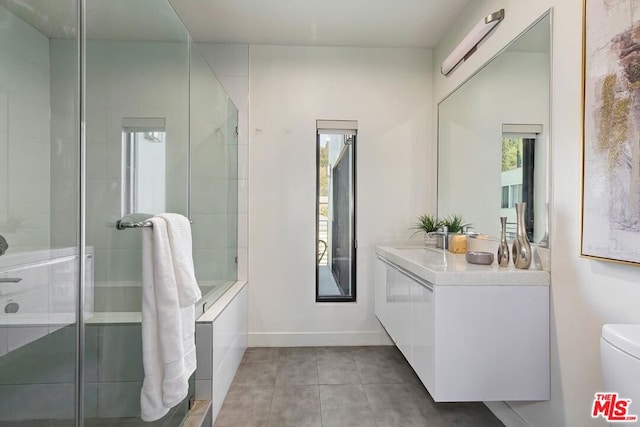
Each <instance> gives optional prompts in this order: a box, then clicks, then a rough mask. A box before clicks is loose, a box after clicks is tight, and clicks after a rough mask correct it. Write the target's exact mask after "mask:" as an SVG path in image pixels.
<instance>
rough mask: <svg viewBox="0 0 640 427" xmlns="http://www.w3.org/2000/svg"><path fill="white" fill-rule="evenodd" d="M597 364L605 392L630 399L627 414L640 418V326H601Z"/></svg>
mask: <svg viewBox="0 0 640 427" xmlns="http://www.w3.org/2000/svg"><path fill="white" fill-rule="evenodd" d="M600 360H601V363H602V375H603V377H604V384H605V388H606V390H602V391H603V392H617V393H618V395H619V396H620V398H623V399H631V406H630V410H631V412H632V413H635V414H640V325H604V326H603V327H602V337H601V338H600Z"/></svg>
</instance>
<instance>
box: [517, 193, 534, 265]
mask: <svg viewBox="0 0 640 427" xmlns="http://www.w3.org/2000/svg"><path fill="white" fill-rule="evenodd" d="M526 207H527V203H526V202H522V203H516V220H517V229H516V238H515V239H513V250H512V252H513V253H512V255H513V265H515V267H516V268H521V269H523V270H526V269H528V268H529V266H530V265H531V258H532V252H531V244H530V243H529V238H528V237H527V230H526V229H525V228H524V212H525V210H526Z"/></svg>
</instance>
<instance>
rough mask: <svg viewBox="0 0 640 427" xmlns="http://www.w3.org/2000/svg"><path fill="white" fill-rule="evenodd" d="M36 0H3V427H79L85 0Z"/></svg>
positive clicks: (0, 20)
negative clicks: (80, 10)
mask: <svg viewBox="0 0 640 427" xmlns="http://www.w3.org/2000/svg"><path fill="white" fill-rule="evenodd" d="M35 3H36V2H33V1H30V0H24V1H20V2H18V1H10V0H2V1H0V23H1V25H0V236H2V238H1V239H0V241H1V242H5V241H6V243H7V246H6V247H3V248H2V250H1V251H0V252H4V253H3V254H2V255H0V426H13V427H17V426H25V427H38V426H45V425H46V426H50V425H55V426H74V425H75V414H76V400H77V399H76V397H77V396H76V381H77V376H76V367H77V364H76V362H77V358H76V356H77V353H76V350H77V347H76V333H77V324H76V315H77V313H76V312H77V310H76V306H77V297H76V291H77V289H78V272H79V267H80V261H79V251H78V247H79V246H78V230H79V221H78V218H79V215H78V213H79V199H78V185H79V167H78V164H79V162H78V143H77V141H78V129H79V125H78V119H77V118H78V111H79V105H78V102H77V96H78V90H77V88H78V82H79V79H78V73H77V67H78V53H77V49H76V46H77V34H78V31H77V25H76V19H77V18H76V17H77V2H76V1H75V0H54V1H49V2H39V5H40V6H41V7H39V8H35V7H34V4H35ZM68 46H69V47H71V49H67V47H68ZM62 69H64V70H65V71H64V73H61V72H59V70H62ZM63 151H64V152H65V154H64V155H63V154H62V152H63ZM67 154H68V155H67ZM5 249H6V251H5ZM88 255H89V256H88V257H87V258H86V259H85V266H86V272H87V278H86V281H87V289H88V293H90V292H91V274H92V258H91V254H90V253H89V254H88ZM85 311H86V312H88V313H89V312H91V303H90V302H89V303H88V304H87V305H86V306H85ZM87 351H88V352H91V351H93V348H92V347H91V346H89V347H87Z"/></svg>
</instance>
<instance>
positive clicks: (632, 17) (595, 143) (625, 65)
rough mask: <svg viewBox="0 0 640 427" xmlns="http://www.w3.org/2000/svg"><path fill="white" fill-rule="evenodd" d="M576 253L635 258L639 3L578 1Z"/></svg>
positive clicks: (639, 226)
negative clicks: (580, 94)
mask: <svg viewBox="0 0 640 427" xmlns="http://www.w3.org/2000/svg"><path fill="white" fill-rule="evenodd" d="M585 37H586V39H585V44H584V61H585V62H584V130H583V131H584V141H583V143H584V149H583V153H584V158H583V197H582V255H584V256H587V257H594V258H598V259H602V260H610V261H621V262H627V263H640V1H638V0H586V1H585Z"/></svg>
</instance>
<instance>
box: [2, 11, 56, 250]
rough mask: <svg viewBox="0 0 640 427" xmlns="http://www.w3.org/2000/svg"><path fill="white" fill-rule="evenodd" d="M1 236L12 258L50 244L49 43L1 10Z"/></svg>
mask: <svg viewBox="0 0 640 427" xmlns="http://www.w3.org/2000/svg"><path fill="white" fill-rule="evenodd" d="M0 22H2V25H1V26H0V58H1V59H0V234H2V235H3V236H4V237H5V238H6V239H7V242H8V243H9V252H8V253H17V252H22V251H29V250H38V249H48V248H49V243H50V236H49V230H50V203H49V200H50V197H49V194H50V188H49V155H50V143H51V141H50V139H51V138H50V135H51V130H50V122H49V100H50V92H49V88H50V84H49V39H48V38H47V37H46V36H44V35H43V34H42V33H40V32H39V31H38V30H36V29H35V28H33V27H32V26H30V25H28V24H27V23H26V22H24V21H23V20H21V19H19V18H17V17H16V16H15V15H13V14H12V13H11V12H9V11H8V10H7V9H5V8H4V7H2V6H0Z"/></svg>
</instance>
